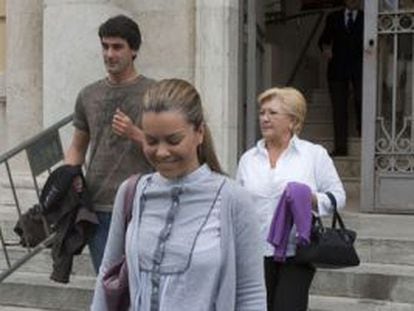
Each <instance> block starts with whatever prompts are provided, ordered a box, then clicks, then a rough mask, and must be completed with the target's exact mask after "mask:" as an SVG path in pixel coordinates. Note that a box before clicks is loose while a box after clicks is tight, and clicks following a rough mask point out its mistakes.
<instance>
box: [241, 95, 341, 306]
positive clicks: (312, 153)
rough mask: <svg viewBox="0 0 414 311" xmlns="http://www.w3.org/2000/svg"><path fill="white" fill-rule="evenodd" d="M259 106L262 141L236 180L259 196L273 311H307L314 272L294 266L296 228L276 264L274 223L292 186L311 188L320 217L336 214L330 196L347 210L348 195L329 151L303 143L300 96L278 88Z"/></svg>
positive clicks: (257, 205)
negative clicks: (270, 238)
mask: <svg viewBox="0 0 414 311" xmlns="http://www.w3.org/2000/svg"><path fill="white" fill-rule="evenodd" d="M258 104H259V121H260V130H261V134H262V139H260V140H259V141H258V142H257V144H256V146H255V147H253V148H251V149H250V150H248V151H246V152H245V153H244V154H243V155H242V157H241V159H240V162H239V167H238V171H237V180H238V181H239V182H240V183H241V184H242V185H243V186H244V187H245V188H247V189H248V190H249V191H250V192H251V193H252V194H253V195H254V197H255V208H256V210H257V212H258V214H259V216H260V221H261V235H262V241H263V244H264V247H263V248H264V254H263V256H264V265H265V280H266V290H267V304H268V310H269V311H274V310H277V311H292V310H295V311H302V310H303V311H306V310H307V305H308V296H309V288H310V285H311V282H312V279H313V276H314V273H315V268H314V267H313V266H312V265H311V264H299V263H297V262H295V249H296V228H295V226H293V228H292V230H291V231H290V235H289V242H288V245H287V249H286V260H285V261H283V262H277V261H275V260H274V257H273V255H274V248H273V246H272V245H271V244H269V243H268V242H267V241H266V238H267V236H268V232H269V228H270V224H271V221H272V217H273V215H274V213H275V209H276V207H277V206H278V204H279V200H280V197H281V195H282V193H283V191H284V190H285V188H286V185H287V184H288V183H289V182H298V183H302V184H305V185H307V186H308V187H309V188H310V190H311V196H312V208H313V209H314V210H315V212H318V213H319V214H321V215H326V214H329V213H330V212H331V211H332V209H333V205H332V202H331V201H330V199H329V197H328V196H327V194H326V192H331V193H332V194H333V195H334V197H335V199H336V201H337V206H338V208H342V207H343V206H344V205H345V191H344V188H343V185H342V182H341V180H340V179H339V176H338V173H337V171H336V169H335V166H334V163H333V161H332V159H331V158H330V156H329V155H328V152H327V151H326V149H325V148H324V147H322V146H321V145H317V144H314V143H312V142H309V141H306V140H302V139H300V138H299V137H298V135H299V133H300V131H301V130H302V128H303V124H304V121H305V116H306V101H305V98H304V97H303V95H302V94H301V92H299V91H298V90H296V89H294V88H292V87H282V88H278V87H274V88H271V89H268V90H266V91H265V92H263V93H262V94H260V95H259V97H258Z"/></svg>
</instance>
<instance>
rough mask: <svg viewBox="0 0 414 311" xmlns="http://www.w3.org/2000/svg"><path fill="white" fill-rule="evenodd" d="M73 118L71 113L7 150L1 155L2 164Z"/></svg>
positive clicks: (0, 162) (0, 161)
mask: <svg viewBox="0 0 414 311" xmlns="http://www.w3.org/2000/svg"><path fill="white" fill-rule="evenodd" d="M72 119H73V115H72V114H71V115H69V116H67V117H65V118H63V119H62V120H60V121H59V122H56V123H55V124H53V125H51V126H50V127H48V128H46V129H44V130H43V131H42V132H40V133H38V134H36V135H35V136H33V137H31V138H29V139H27V140H25V141H23V142H22V143H20V144H19V145H17V146H16V147H14V148H12V149H10V150H9V151H6V152H5V153H3V154H2V155H0V164H2V163H3V162H4V161H6V160H7V159H10V158H11V157H13V156H15V155H16V154H18V153H19V152H21V151H23V150H25V149H26V148H27V147H29V146H30V145H31V144H33V143H34V142H36V141H38V140H39V139H40V138H42V137H43V136H45V135H47V134H49V133H51V132H53V131H56V130H58V129H60V128H61V127H63V126H65V125H66V124H68V123H69V122H70V121H71V120H72Z"/></svg>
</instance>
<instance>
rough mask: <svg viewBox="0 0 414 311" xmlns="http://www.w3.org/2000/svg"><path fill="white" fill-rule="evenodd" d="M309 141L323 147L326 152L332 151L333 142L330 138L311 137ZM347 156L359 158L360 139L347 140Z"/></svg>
mask: <svg viewBox="0 0 414 311" xmlns="http://www.w3.org/2000/svg"><path fill="white" fill-rule="evenodd" d="M309 140H310V141H312V142H314V143H316V144H320V145H322V146H324V147H325V148H326V150H328V152H331V151H332V150H333V149H334V140H333V138H332V137H311V138H310V139H309ZM348 156H355V157H360V156H361V138H359V137H350V138H349V139H348Z"/></svg>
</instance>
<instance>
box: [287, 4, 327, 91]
mask: <svg viewBox="0 0 414 311" xmlns="http://www.w3.org/2000/svg"><path fill="white" fill-rule="evenodd" d="M324 16H325V12H324V11H319V12H318V19H317V20H316V22H315V24H314V25H313V28H312V31H311V33H310V34H309V36H308V39H307V40H306V43H305V45H304V46H303V48H302V50H301V52H300V53H299V56H298V59H297V60H296V62H295V66H294V67H293V70H292V73H291V75H290V76H289V79H288V80H287V82H286V85H291V84H292V83H293V81H294V80H295V77H296V74H297V73H298V71H299V67H300V66H301V65H302V62H303V59H304V56H305V54H306V52H307V51H308V49H309V47H310V44H311V42H312V39H313V38H314V37H315V34H316V31H317V30H318V28H319V25H320V24H321V23H322V20H323V18H324Z"/></svg>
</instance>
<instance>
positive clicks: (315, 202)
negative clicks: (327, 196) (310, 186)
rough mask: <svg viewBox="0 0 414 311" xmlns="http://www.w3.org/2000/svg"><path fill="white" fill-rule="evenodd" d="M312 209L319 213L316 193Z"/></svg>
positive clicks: (313, 195)
mask: <svg viewBox="0 0 414 311" xmlns="http://www.w3.org/2000/svg"><path fill="white" fill-rule="evenodd" d="M312 209H313V210H314V211H316V212H318V198H317V196H316V194H315V193H312Z"/></svg>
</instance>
